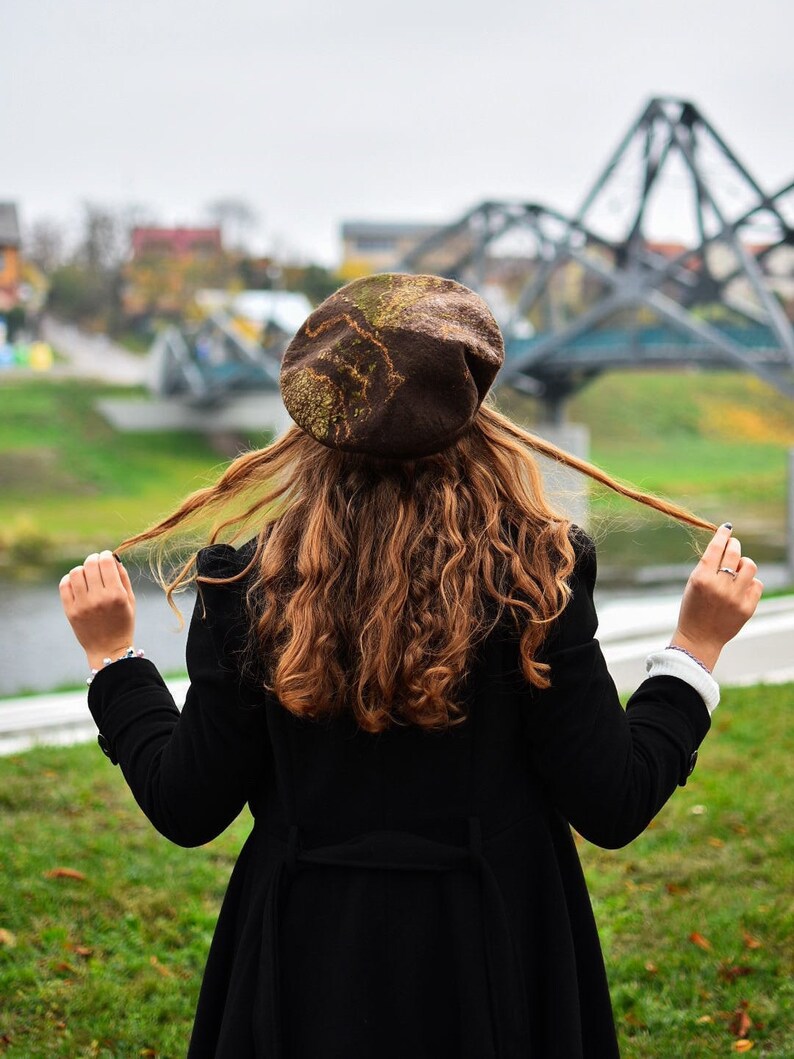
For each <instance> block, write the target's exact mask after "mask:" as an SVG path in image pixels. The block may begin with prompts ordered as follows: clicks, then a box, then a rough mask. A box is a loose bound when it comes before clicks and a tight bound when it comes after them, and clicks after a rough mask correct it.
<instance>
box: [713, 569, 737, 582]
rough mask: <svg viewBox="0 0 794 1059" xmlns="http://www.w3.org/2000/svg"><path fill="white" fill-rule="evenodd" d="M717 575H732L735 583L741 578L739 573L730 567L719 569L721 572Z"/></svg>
mask: <svg viewBox="0 0 794 1059" xmlns="http://www.w3.org/2000/svg"><path fill="white" fill-rule="evenodd" d="M717 573H718V574H730V575H731V577H732V578H733V580H734V581H735V580H736V578H737V577H738V576H739V574H738V572H737V571H736V570H732V569H731V568H730V566H721V567H720V568H719V570H718V571H717Z"/></svg>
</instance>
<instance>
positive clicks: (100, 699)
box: [88, 545, 266, 846]
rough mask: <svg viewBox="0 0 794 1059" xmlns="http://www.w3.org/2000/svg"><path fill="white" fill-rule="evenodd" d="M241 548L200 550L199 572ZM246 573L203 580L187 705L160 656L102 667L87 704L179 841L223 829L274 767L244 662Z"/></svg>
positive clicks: (145, 805)
mask: <svg viewBox="0 0 794 1059" xmlns="http://www.w3.org/2000/svg"><path fill="white" fill-rule="evenodd" d="M237 554H238V553H236V552H235V551H234V549H233V548H231V547H229V546H228V545H215V546H213V547H212V548H206V549H204V550H203V551H202V552H200V553H199V559H198V563H199V573H200V574H204V575H208V576H212V577H218V576H220V577H223V576H228V575H229V574H230V573H233V572H234V571H235V569H236V568H238V567H239V563H238V562H237V560H236V556H237ZM243 621H244V615H243V602H242V590H241V586H240V584H239V583H237V584H231V585H227V586H214V585H213V586H210V585H205V586H199V590H198V593H197V597H196V605H195V609H194V612H193V617H192V619H191V623H190V630H189V633H188V641H187V652H186V653H187V668H188V675H189V677H190V687H189V689H188V693H187V697H186V700H185V705H184V708H183V710H182V712H181V713H180V711H179V710H178V709H177V707H176V705H175V703H174V700H173V698H172V696H171V693H170V692H169V691H168V688H167V687H166V685H165V683H164V682H163V679H162V677H161V676H160V674H159V673H158V671H157V669H156V667H155V666H154V665H153V664H152V662H150V661H148V660H146V659H129V660H125V661H122V662H117V663H114V664H113V665H110V666H108V667H107V668H106V669H103V670H100V672H99V673H98V674H97V676H96V677H95V679H94V681H93V683H92V684H91V687H90V689H89V694H88V705H89V708H90V710H91V713H92V715H93V717H94V720H95V721H96V723H97V727H98V728H99V730H100V733H101V735H100V740H101V742H103V743H104V745H105V746H106V747H107V748H108V751H107V752H109V756H111V759H112V760H117V761H118V763H119V764H120V765H121V769H122V771H123V773H124V776H125V779H126V780H127V783H128V784H129V786H130V789H131V790H132V793H133V794H134V796H135V799H136V801H137V802H138V804H139V805H140V807H141V809H142V810H143V811H144V813H145V814H146V816H147V817H148V818H149V820H150V821H151V822H152V823H153V824H154V826H155V827H156V828H157V830H158V831H160V832H161V833H162V834H163V835H165V837H166V838H168V839H170V840H171V841H172V842H175V843H177V844H178V845H180V846H198V845H201V844H203V843H205V842H209V841H210V840H211V839H213V838H215V837H216V836H217V835H219V834H220V833H221V832H222V831H223V830H224V829H225V828H226V827H227V826H228V825H229V824H230V823H231V822H232V821H233V820H234V819H235V817H236V816H237V815H238V814H239V813H240V811H241V810H242V808H243V807H244V805H245V803H246V802H247V801H248V800H249V798H250V797H251V793H252V791H253V789H254V786H255V784H256V783H257V780H258V777H260V776H261V774H262V769H263V768H265V767H266V753H265V751H266V745H265V739H266V736H265V725H264V718H263V714H264V711H263V710H262V709H261V708H257V706H256V703H255V701H254V700H255V698H256V696H255V693H254V692H253V689H250V688H246V686H245V685H244V684H243V683H242V681H241V678H240V673H239V666H238V664H237V650H238V648H239V647H240V646H241V634H242V630H243V628H244V626H243Z"/></svg>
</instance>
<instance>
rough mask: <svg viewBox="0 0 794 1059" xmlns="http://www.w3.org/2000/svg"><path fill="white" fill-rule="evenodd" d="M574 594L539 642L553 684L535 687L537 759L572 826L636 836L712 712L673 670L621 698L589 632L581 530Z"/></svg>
mask: <svg viewBox="0 0 794 1059" xmlns="http://www.w3.org/2000/svg"><path fill="white" fill-rule="evenodd" d="M576 547H577V552H578V556H577V563H576V567H575V570H574V574H573V577H572V580H571V588H572V596H571V599H570V601H569V603H568V605H567V607H566V608H565V610H564V612H563V614H562V615H561V616H560V618H559V620H558V622H557V624H556V627H555V629H554V630H553V631H552V633H551V635H550V637H549V641H548V643H547V645H546V648H545V652H544V653H545V660H546V661H548V662H549V663H550V665H551V687H550V688H548V689H547V690H544V691H541V692H535V693H533V695H532V702H531V705H530V716H529V724H528V737H529V746H530V754H531V758H532V763H533V767H534V768H535V769H536V771H537V773H538V774H539V775H540V777H541V780H542V783H543V785H544V787H545V788H546V790H547V792H548V794H549V796H550V798H551V800H552V801H553V803H554V804H555V805H556V807H557V808H558V809H559V811H560V812H561V813H562V814H563V815H564V816H565V817H566V818H567V819H568V821H569V822H570V823H571V824H572V825H573V826H574V827H575V828H576V830H577V831H578V832H579V833H580V834H581V835H583V836H584V837H585V838H586V839H588V840H589V841H591V842H594V843H595V844H596V845H599V846H604V847H606V848H611V849H616V848H618V847H620V846H624V845H626V843H628V842H631V841H632V839H634V838H636V837H637V835H639V834H640V833H641V832H642V831H643V830H644V829H645V828H646V827H647V825H648V823H649V822H650V821H651V820H652V819H653V817H654V816H655V815H656V813H658V812H659V810H660V809H661V808H662V806H663V805H664V804H665V802H666V801H667V800H668V798H669V797H670V796H671V794H672V793H673V791H674V790H675V788H676V786H677V785H678V784H684V783H685V782H686V779H687V776H688V775H689V773H690V772H691V769H692V767H693V763H694V755H695V751H696V750H697V747H698V746H699V745H700V743H701V742H702V740H703V739H704V737H705V735H706V733H707V732H708V730H709V727H710V724H711V720H710V717H709V713H708V710H707V709H706V706H705V704H704V702H703V699H702V698H701V697H700V695H699V694H698V693H697V692H696V691H695V690H694V689H693V688H692V687H691V686H690V685H689V684H687V683H686V682H685V681H683V680H680V679H678V678H677V677H653V678H650V679H647V680H645V681H643V683H642V684H641V685H640V686H639V688H638V689H637V691H635V692H634V694H633V695H632V696H631V698H630V700H629V702H628V706H627V708H626V709H625V710H624V709H623V707H622V706H621V704H620V700H619V698H618V694H617V691H616V689H615V685H614V682H613V680H612V678H611V677H610V675H609V672H608V671H607V667H606V662H605V661H604V656H603V654H602V652H601V648H600V646H599V643H598V641H597V640H596V639H595V633H596V629H597V625H598V621H597V618H596V612H595V607H594V605H593V588H594V586H595V579H596V556H595V547H594V545H593V543H592V541H590V540H589V538H587V537H586V536H585V535H584V534H580V535H579V536H578V537H577V543H576Z"/></svg>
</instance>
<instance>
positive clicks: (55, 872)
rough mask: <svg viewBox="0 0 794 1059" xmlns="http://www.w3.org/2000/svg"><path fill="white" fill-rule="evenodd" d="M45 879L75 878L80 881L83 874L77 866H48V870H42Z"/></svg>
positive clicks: (82, 878)
mask: <svg viewBox="0 0 794 1059" xmlns="http://www.w3.org/2000/svg"><path fill="white" fill-rule="evenodd" d="M44 878H45V879H77V880H78V881H79V882H82V881H83V880H84V879H85V875H84V874H83V873H82V872H81V871H78V870H77V868H50V870H49V871H45V872H44Z"/></svg>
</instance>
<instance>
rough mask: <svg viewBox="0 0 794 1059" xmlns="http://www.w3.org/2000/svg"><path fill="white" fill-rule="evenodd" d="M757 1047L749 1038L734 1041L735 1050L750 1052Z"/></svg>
mask: <svg viewBox="0 0 794 1059" xmlns="http://www.w3.org/2000/svg"><path fill="white" fill-rule="evenodd" d="M753 1048H755V1045H754V1044H753V1042H752V1041H748V1040H747V1038H746V1037H745V1038H743V1039H742V1040H741V1041H734V1042H733V1050H734V1051H735V1052H750V1051H752V1050H753Z"/></svg>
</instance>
